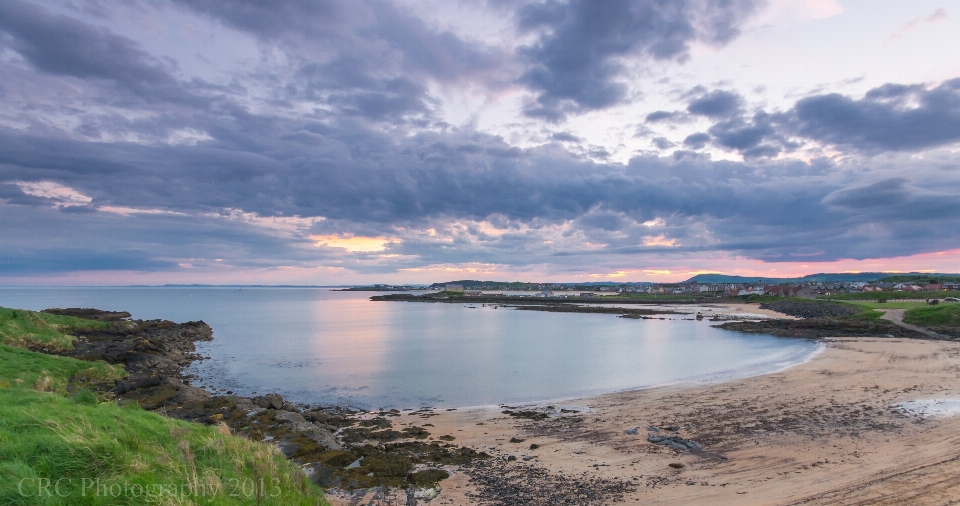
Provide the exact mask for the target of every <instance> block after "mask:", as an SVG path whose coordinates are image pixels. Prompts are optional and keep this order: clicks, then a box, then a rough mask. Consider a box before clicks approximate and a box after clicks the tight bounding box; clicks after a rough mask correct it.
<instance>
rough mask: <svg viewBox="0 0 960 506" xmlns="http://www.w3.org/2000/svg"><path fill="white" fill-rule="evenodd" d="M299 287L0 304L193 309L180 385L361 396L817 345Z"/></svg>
mask: <svg viewBox="0 0 960 506" xmlns="http://www.w3.org/2000/svg"><path fill="white" fill-rule="evenodd" d="M370 295H373V294H371V293H369V292H367V293H364V292H334V291H330V290H326V289H300V288H296V289H294V288H244V289H237V288H0V306H5V307H18V308H23V309H33V310H39V309H44V308H48V307H96V308H98V309H105V310H115V311H120V310H124V311H130V312H131V313H132V314H133V316H134V318H141V319H154V318H163V319H168V320H173V321H177V322H183V321H188V320H204V321H206V322H207V323H209V324H210V326H211V327H213V330H214V338H215V339H214V341H212V342H209V343H198V348H199V351H200V352H201V353H202V354H204V355H209V356H210V357H211V358H212V359H211V360H205V361H203V362H202V363H198V364H197V365H195V366H193V367H192V368H191V370H190V372H193V373H195V374H197V375H198V377H199V378H200V381H199V382H198V381H194V384H202V385H205V386H210V387H216V388H222V389H223V390H228V389H229V390H231V391H233V392H236V393H238V394H250V393H252V392H260V393H266V392H272V391H278V392H280V393H283V394H284V395H286V396H289V397H291V398H293V399H295V400H297V401H300V402H309V403H325V404H326V403H338V404H349V405H353V406H358V407H364V408H377V407H385V408H391V407H396V408H408V407H419V406H426V405H429V406H435V407H460V406H476V405H488V404H498V403H520V402H528V401H535V400H548V399H562V398H569V397H577V396H585V395H594V394H599V393H606V392H613V391H619V390H625V389H632V388H642V387H649V386H654V385H661V384H666V383H673V382H679V381H713V380H720V379H727V378H733V377H743V376H749V375H755V374H762V373H766V372H771V371H774V370H777V369H781V368H783V367H786V366H789V365H792V364H795V363H798V362H802V361H804V360H806V359H807V358H809V357H810V356H811V355H812V354H813V353H814V352H815V351H816V350H817V349H818V346H817V344H815V343H813V342H810V341H805V340H797V339H784V338H777V337H772V336H764V335H755V334H749V335H748V334H740V333H736V332H730V331H725V330H719V329H716V328H713V327H711V323H710V322H708V321H689V320H684V318H689V316H687V315H672V316H667V318H673V319H667V320H632V319H625V318H617V317H616V315H608V314H576V313H547V312H537V311H516V310H512V309H504V308H500V309H493V308H492V307H484V306H483V305H482V304H422V303H406V302H371V301H370V300H368V298H369V296H370Z"/></svg>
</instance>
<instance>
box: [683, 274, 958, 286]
mask: <svg viewBox="0 0 960 506" xmlns="http://www.w3.org/2000/svg"><path fill="white" fill-rule="evenodd" d="M953 278H960V275H957V274H930V273H922V272H908V273H896V274H894V273H891V272H838V273H820V274H810V275H807V276H803V277H799V278H770V277H747V276H728V275H726V274H697V275H696V276H694V277H692V278H690V279H688V280H686V281H684V283H694V282H696V283H754V282H756V281H758V280H762V281H763V283H765V284H771V285H773V284H779V283H815V282H820V283H836V282H842V281H846V282H856V281H862V282H865V283H872V282H875V281H883V282H886V283H900V282H904V281H929V280H930V279H935V280H938V281H953Z"/></svg>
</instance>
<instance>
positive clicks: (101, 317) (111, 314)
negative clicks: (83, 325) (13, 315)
mask: <svg viewBox="0 0 960 506" xmlns="http://www.w3.org/2000/svg"><path fill="white" fill-rule="evenodd" d="M41 313H49V314H56V315H61V316H73V317H75V318H83V319H85V320H98V321H116V320H122V319H124V318H130V316H131V315H130V313H128V312H126V311H101V310H99V309H92V308H78V307H71V308H67V309H60V308H51V309H44V310H43V311H41Z"/></svg>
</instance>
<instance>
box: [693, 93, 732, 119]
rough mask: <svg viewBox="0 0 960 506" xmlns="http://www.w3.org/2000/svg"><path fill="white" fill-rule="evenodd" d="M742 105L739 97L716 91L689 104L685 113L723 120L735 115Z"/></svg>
mask: <svg viewBox="0 0 960 506" xmlns="http://www.w3.org/2000/svg"><path fill="white" fill-rule="evenodd" d="M742 103H743V98H742V97H740V95H738V94H736V93H732V92H729V91H723V90H716V91H712V92H710V93H707V94H706V95H703V96H702V97H700V98H697V99H696V100H694V101H692V102H690V105H688V106H687V111H688V112H690V114H697V115H700V116H707V117H709V118H723V117H727V116H731V115H733V114H735V113H737V112H738V111H739V110H740V106H741V104H742Z"/></svg>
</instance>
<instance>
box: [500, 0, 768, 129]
mask: <svg viewBox="0 0 960 506" xmlns="http://www.w3.org/2000/svg"><path fill="white" fill-rule="evenodd" d="M755 8H756V4H755V2H752V1H749V0H741V1H727V2H701V1H694V0H680V1H676V0H672V1H667V0H642V1H628V0H604V1H599V2H598V1H590V0H572V1H569V2H559V1H555V0H551V1H546V2H536V3H528V4H525V5H523V6H522V7H520V8H519V9H518V10H517V13H516V18H517V20H518V25H519V28H520V30H521V31H523V32H526V33H537V34H540V35H539V36H538V37H537V39H536V42H534V43H532V44H530V45H528V46H525V47H523V48H522V49H521V51H520V55H521V57H522V58H523V59H524V60H525V61H526V62H527V63H528V65H529V67H528V68H527V70H526V71H525V72H524V73H523V74H522V75H521V76H520V79H519V82H520V83H522V84H524V85H525V86H527V87H529V88H530V89H531V90H533V91H534V92H535V93H537V97H536V100H535V101H534V102H532V103H530V104H529V105H528V106H527V108H526V110H525V113H526V114H527V115H528V116H531V117H535V118H542V119H546V120H548V121H560V120H562V119H564V118H565V117H566V115H567V114H570V113H577V112H582V111H588V110H594V109H603V108H606V107H610V106H612V105H614V104H617V103H619V102H621V101H622V100H623V99H624V97H625V96H626V94H627V90H628V87H627V85H626V84H624V83H623V82H622V79H621V74H622V73H623V71H624V68H623V65H622V63H621V60H622V59H625V58H639V59H652V60H677V61H682V60H684V59H685V58H686V57H687V54H688V51H689V48H690V45H691V44H692V43H693V42H704V43H707V44H712V45H723V44H726V43H727V42H729V41H731V40H732V39H734V38H735V37H736V36H737V35H738V34H739V26H740V24H741V23H742V22H743V21H744V20H745V19H746V18H747V17H748V16H749V15H750V14H751V13H752V12H753V10H754V9H755Z"/></svg>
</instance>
